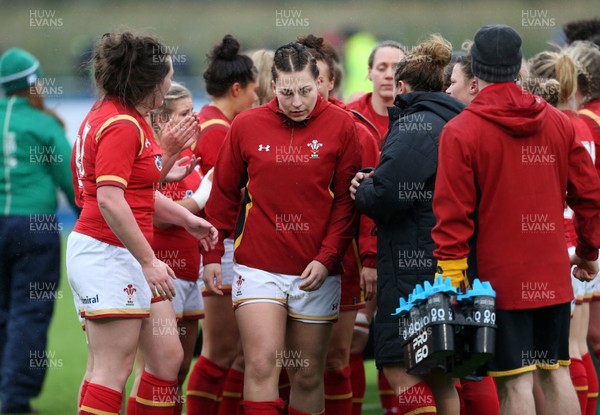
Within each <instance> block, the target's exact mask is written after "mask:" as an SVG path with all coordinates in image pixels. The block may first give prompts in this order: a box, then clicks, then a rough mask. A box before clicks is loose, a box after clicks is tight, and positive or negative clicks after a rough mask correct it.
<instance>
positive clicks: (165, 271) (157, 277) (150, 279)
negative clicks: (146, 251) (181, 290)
mask: <svg viewBox="0 0 600 415" xmlns="http://www.w3.org/2000/svg"><path fill="white" fill-rule="evenodd" d="M142 272H143V273H144V277H146V282H147V283H148V285H149V286H150V290H151V291H152V296H153V297H162V299H163V300H172V299H173V297H175V287H174V286H173V283H172V282H171V279H177V277H175V273H174V272H173V270H172V269H171V267H169V266H168V265H167V264H165V263H164V262H162V261H161V260H159V259H157V258H154V259H153V260H152V262H151V263H149V264H147V265H142Z"/></svg>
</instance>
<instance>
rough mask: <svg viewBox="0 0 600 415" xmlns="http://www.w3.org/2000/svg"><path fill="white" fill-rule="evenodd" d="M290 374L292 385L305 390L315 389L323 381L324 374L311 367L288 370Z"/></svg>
mask: <svg viewBox="0 0 600 415" xmlns="http://www.w3.org/2000/svg"><path fill="white" fill-rule="evenodd" d="M288 374H289V375H290V381H291V384H292V387H293V388H294V389H296V388H297V389H300V390H302V391H304V392H311V391H315V390H317V389H318V388H319V387H320V386H321V384H322V383H323V374H322V373H319V372H318V371H316V370H310V368H301V369H292V370H288Z"/></svg>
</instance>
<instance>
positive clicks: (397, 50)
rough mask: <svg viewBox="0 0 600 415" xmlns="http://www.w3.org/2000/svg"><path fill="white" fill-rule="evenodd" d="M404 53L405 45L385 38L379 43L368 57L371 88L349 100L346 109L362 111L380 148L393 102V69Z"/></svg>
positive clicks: (366, 123)
mask: <svg viewBox="0 0 600 415" xmlns="http://www.w3.org/2000/svg"><path fill="white" fill-rule="evenodd" d="M404 54H405V51H404V47H403V46H402V45H401V44H400V43H398V42H395V41H393V40H385V41H383V42H380V43H378V44H377V45H376V46H375V47H374V48H373V50H372V51H371V54H370V55H369V60H368V65H369V72H368V77H369V80H371V81H372V82H373V92H369V93H367V94H365V95H363V96H362V97H360V98H359V99H358V100H356V101H354V102H350V103H348V109H349V110H355V111H357V112H358V113H359V114H361V115H362V116H363V120H362V121H363V123H364V125H365V126H366V127H367V128H369V129H370V130H371V131H372V132H373V135H375V136H376V137H378V138H379V147H380V148H382V147H383V140H384V139H385V136H386V134H387V131H388V124H389V122H390V119H389V116H388V108H389V107H393V106H394V70H395V68H396V65H397V64H398V62H399V61H400V59H401V58H402V56H404Z"/></svg>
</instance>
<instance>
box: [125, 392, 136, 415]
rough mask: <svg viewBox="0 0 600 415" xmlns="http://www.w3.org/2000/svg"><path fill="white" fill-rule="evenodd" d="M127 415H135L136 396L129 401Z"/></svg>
mask: <svg viewBox="0 0 600 415" xmlns="http://www.w3.org/2000/svg"><path fill="white" fill-rule="evenodd" d="M127 415H135V396H130V397H129V399H127Z"/></svg>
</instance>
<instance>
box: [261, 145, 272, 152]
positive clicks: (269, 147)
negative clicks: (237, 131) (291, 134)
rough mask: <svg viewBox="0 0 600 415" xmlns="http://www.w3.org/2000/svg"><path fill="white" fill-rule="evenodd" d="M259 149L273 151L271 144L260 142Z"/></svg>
mask: <svg viewBox="0 0 600 415" xmlns="http://www.w3.org/2000/svg"><path fill="white" fill-rule="evenodd" d="M258 151H271V146H270V145H266V146H263V145H262V144H259V146H258Z"/></svg>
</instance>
